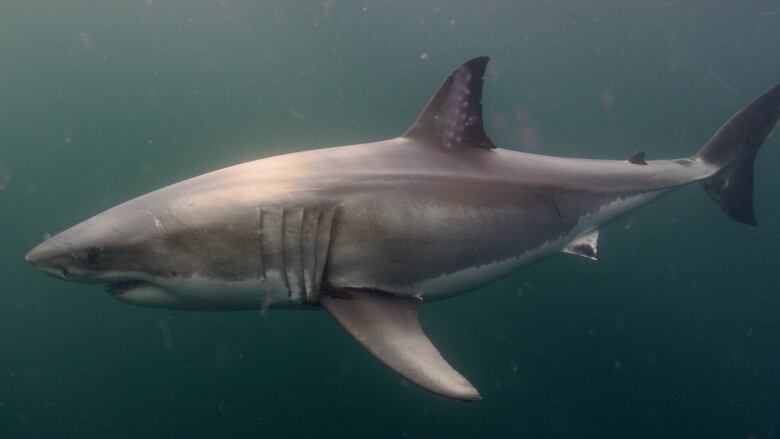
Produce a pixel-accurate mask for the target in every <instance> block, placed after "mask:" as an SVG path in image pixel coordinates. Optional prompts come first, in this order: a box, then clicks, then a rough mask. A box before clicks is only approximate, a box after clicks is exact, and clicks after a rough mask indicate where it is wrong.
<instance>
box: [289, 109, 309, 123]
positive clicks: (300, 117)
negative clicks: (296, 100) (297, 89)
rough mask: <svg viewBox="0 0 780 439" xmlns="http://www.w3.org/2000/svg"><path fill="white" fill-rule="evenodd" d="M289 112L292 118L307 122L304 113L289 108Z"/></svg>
mask: <svg viewBox="0 0 780 439" xmlns="http://www.w3.org/2000/svg"><path fill="white" fill-rule="evenodd" d="M287 111H289V112H290V114H291V115H292V117H294V118H296V119H298V120H299V121H301V122H306V116H305V115H304V114H303V113H301V112H300V111H298V110H296V109H295V108H293V107H287Z"/></svg>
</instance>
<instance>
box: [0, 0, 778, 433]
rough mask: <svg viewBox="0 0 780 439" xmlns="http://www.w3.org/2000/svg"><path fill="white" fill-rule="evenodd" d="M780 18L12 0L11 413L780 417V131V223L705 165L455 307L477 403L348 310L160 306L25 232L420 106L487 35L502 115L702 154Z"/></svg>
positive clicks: (506, 133)
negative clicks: (719, 203)
mask: <svg viewBox="0 0 780 439" xmlns="http://www.w3.org/2000/svg"><path fill="white" fill-rule="evenodd" d="M521 3H523V4H521ZM778 41H780V5H778V4H777V2H776V1H769V0H767V1H748V2H710V1H667V0H652V1H650V0H642V1H638V0H635V1H596V2H555V1H532V2H509V1H502V0H492V1H468V2H467V1H458V2H443V1H422V2H420V1H400V2H379V1H362V2H349V1H343V0H342V1H336V0H327V1H325V2H297V3H295V4H294V5H293V4H292V2H282V1H276V2H248V1H238V0H219V1H216V0H210V1H205V0H204V1H179V0H176V1H163V0H132V1H124V0H122V1H120V0H103V1H97V0H94V1H90V0H83V1H69V2H63V1H55V0H41V1H35V2H32V1H20V0H4V1H3V2H2V3H0V233H1V235H0V237H2V250H0V279H2V287H1V288H0V437H2V438H16V437H20V438H21V437H24V438H32V437H82V438H88V437H101V438H104V437H111V438H120V437H127V438H136V437H202V438H210V437H291V436H304V435H305V436H313V435H317V436H319V437H367V436H374V437H475V436H478V437H555V436H561V437H632V438H633V437H729V438H772V437H777V436H778V435H780V421H778V420H780V396H778V395H780V372H778V366H779V365H780V292H778V280H780V274H779V271H778V268H777V266H778V261H780V259H778V258H779V256H778V251H777V249H778V247H779V244H780V221H778V220H779V219H780V189H778V188H780V171H778V169H780V139H779V138H778V136H777V135H775V137H774V138H772V139H770V141H769V142H768V144H767V145H766V147H765V149H764V150H762V152H761V154H760V155H759V159H758V163H757V168H756V175H757V181H756V208H757V213H758V217H759V222H760V225H759V227H757V228H751V227H747V226H742V225H739V224H736V223H733V222H731V221H730V220H728V219H727V218H726V217H725V216H724V215H722V214H721V213H720V212H719V211H718V210H717V208H716V207H715V206H714V205H713V204H712V203H711V202H710V201H709V200H708V199H707V197H706V196H705V195H704V194H703V192H702V191H701V189H700V188H698V187H690V188H687V189H685V190H682V191H680V192H679V193H676V194H674V195H672V196H670V197H668V198H665V199H663V200H661V201H659V202H657V203H655V204H654V205H653V206H650V207H648V208H646V209H645V210H643V211H642V212H640V214H639V215H637V216H634V217H632V218H631V219H627V220H623V221H621V222H618V223H616V224H613V225H611V226H609V227H607V228H606V229H605V230H604V231H603V232H602V236H601V242H600V249H601V253H602V260H601V261H600V262H599V263H590V262H588V261H586V260H584V259H579V258H575V257H570V256H561V257H556V258H553V259H550V260H548V261H545V262H544V263H542V264H539V265H536V266H533V267H531V268H529V269H528V270H526V271H524V272H521V273H518V274H516V275H515V276H512V277H510V278H508V279H506V280H504V281H501V282H499V283H497V284H495V285H492V286H490V287H489V288H485V289H483V290H480V291H476V292H474V293H472V294H470V295H467V296H463V297H460V298H456V299H453V300H450V301H447V302H442V303H437V304H433V305H431V306H428V307H426V308H425V309H424V311H423V314H422V320H423V326H424V327H425V328H426V330H427V332H428V333H429V335H430V337H431V338H432V339H433V340H434V342H436V343H437V345H438V346H439V348H440V349H441V350H442V351H443V353H444V354H445V356H446V357H447V358H448V359H449V360H450V361H451V362H452V364H453V365H454V366H455V367H456V368H458V369H459V370H460V371H461V372H462V373H463V374H464V375H465V376H467V377H469V379H470V380H471V381H472V382H473V383H474V384H475V385H476V386H477V387H478V388H479V389H480V390H481V392H482V394H483V396H484V398H485V399H484V400H483V401H481V402H478V403H474V404H463V403H458V402H453V401H448V400H444V399H441V398H438V397H436V396H433V395H430V394H428V393H426V392H424V391H421V390H419V389H417V388H416V387H414V386H411V385H409V384H407V383H404V382H403V381H402V380H401V379H400V378H398V377H397V376H396V375H394V374H393V373H392V372H389V371H388V370H386V368H385V366H383V365H381V364H379V363H378V362H376V361H375V360H374V359H373V358H372V357H371V356H370V355H369V354H368V353H367V352H365V351H364V350H363V348H361V347H360V346H358V344H357V343H355V342H354V341H353V340H351V339H350V338H349V337H348V336H347V335H346V333H345V332H344V331H343V330H342V329H341V328H339V327H338V325H337V324H336V323H335V322H334V321H332V319H331V318H330V317H329V316H327V315H326V314H325V313H319V312H283V311H278V312H271V313H269V314H268V315H267V316H265V317H263V316H261V315H260V313H259V312H258V313H251V312H247V313H232V314H231V313H227V314H209V313H187V312H172V311H165V310H154V309H145V308H137V307H131V306H127V305H123V304H120V303H118V302H115V301H113V300H112V299H111V298H109V297H108V296H107V295H106V294H104V293H103V292H102V289H101V288H100V287H99V286H85V285H76V284H68V283H65V282H61V281H58V280H56V279H53V278H49V277H46V276H44V275H42V274H40V273H37V272H35V271H34V270H33V269H32V268H31V267H28V266H27V265H26V264H25V263H24V261H23V259H22V258H23V255H24V253H25V252H26V251H27V250H28V249H29V248H31V247H32V246H33V245H34V244H36V243H37V242H38V241H40V240H41V239H43V237H44V236H45V234H48V233H56V232H58V231H60V230H62V229H64V228H66V227H68V226H70V225H72V224H74V223H76V222H78V221H81V220H82V219H84V218H86V217H88V216H91V215H93V214H95V213H97V212H99V211H101V210H103V209H106V208H108V207H111V206H113V205H115V204H117V203H119V202H121V201H124V200H126V199H128V198H130V197H133V196H136V195H140V194H142V193H145V192H148V191H150V190H153V189H156V188H158V187H160V186H163V185H166V184H169V183H172V182H176V181H178V180H181V179H184V178H186V177H190V176H194V175H197V174H200V173H202V172H205V171H209V170H212V169H216V168H219V167H222V166H226V165H230V164H234V163H238V162H242V161H246V160H250V159H255V158H261V157H266V156H270V155H274V154H278V153H283V152H288V151H297V150H300V149H304V148H309V147H324V146H331V145H339V144H348V143H359V142H365V141H369V140H373V139H380V138H387V137H393V136H395V135H398V134H399V133H401V132H403V131H404V130H405V128H406V127H407V126H408V125H409V124H410V123H411V121H412V120H413V119H414V117H415V116H416V114H417V112H418V111H419V109H420V108H421V107H422V105H423V104H424V103H425V102H426V100H427V99H428V97H429V95H430V94H431V93H432V92H433V91H434V90H435V88H436V87H437V85H438V84H439V82H440V81H441V80H442V79H443V78H444V77H445V76H446V74H447V73H448V72H449V71H450V70H452V69H453V68H454V67H456V66H457V65H458V64H459V63H460V62H461V61H463V60H465V59H468V58H471V57H474V56H478V55H490V56H491V57H492V61H491V65H490V69H489V71H488V75H487V81H486V92H485V99H484V107H485V110H486V118H487V120H488V127H487V129H488V131H489V133H490V135H491V137H492V138H493V140H494V142H495V143H496V144H499V145H502V146H505V147H511V148H517V149H521V150H526V151H533V152H539V153H546V154H557V155H572V156H583V157H599V158H616V159H622V158H626V157H629V156H630V155H631V154H633V153H634V152H636V151H640V150H644V151H647V154H648V158H649V159H654V158H671V157H679V156H686V155H689V154H692V153H693V152H694V151H696V149H697V148H698V146H699V145H700V144H702V143H703V142H704V141H706V139H707V138H708V137H709V136H710V135H711V134H712V133H713V132H714V131H715V129H716V128H717V127H718V126H720V124H721V123H722V122H723V121H725V119H726V118H728V117H729V116H730V115H731V114H732V113H733V112H735V111H736V110H738V109H739V108H740V107H741V106H742V105H744V104H746V103H747V102H748V101H749V100H750V99H752V98H753V97H754V96H756V95H757V94H759V93H760V92H761V91H763V90H764V89H766V88H767V87H769V86H770V85H772V84H774V83H776V82H777V81H780V58H778V56H777V55H778V53H779V52H778V50H779V49H778V47H779V46H778V43H777V42H778Z"/></svg>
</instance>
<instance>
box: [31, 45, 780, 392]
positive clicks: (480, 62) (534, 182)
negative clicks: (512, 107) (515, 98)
mask: <svg viewBox="0 0 780 439" xmlns="http://www.w3.org/2000/svg"><path fill="white" fill-rule="evenodd" d="M486 64H487V58H486V57H481V58H475V59H473V60H470V61H468V62H466V63H464V64H463V65H462V66H460V67H459V68H457V69H456V70H455V71H454V72H453V73H452V74H451V75H450V76H449V77H448V78H447V79H446V80H445V81H444V83H443V84H442V85H441V87H440V88H439V90H438V91H437V92H436V93H435V94H434V96H433V98H432V99H431V100H430V101H429V103H428V104H427V106H426V107H425V109H424V110H423V112H422V113H421V114H420V116H419V117H418V118H417V120H416V121H415V122H414V124H413V125H412V127H411V128H410V129H409V131H407V132H406V133H405V134H404V135H403V136H400V137H397V138H394V139H390V140H385V141H379V142H372V143H365V144H356V145H348V146H341V147H334V148H325V149H319V150H308V151H302V152H298V153H293V154H285V155H281V156H276V157H270V158H267V159H263V160H257V161H253V162H248V163H244V164H240V165H236V166H232V167H229V168H225V169H220V170H218V171H214V172H211V173H208V174H205V175H201V176H198V177H195V178H192V179H189V180H185V181H182V182H179V183H176V184H173V185H171V186H168V187H166V188H162V189H159V190H157V191H154V192H151V193H149V194H146V195H143V196H141V197H138V198H136V199H133V200H130V201H127V202H125V203H122V204H120V205H118V206H116V207H113V208H111V209H109V210H107V211H105V212H103V213H101V214H99V215H96V216H94V217H92V218H90V219H88V220H86V221H84V222H82V223H80V224H77V225H76V226H73V227H71V228H70V229H68V230H66V231H64V232H62V233H60V234H58V235H56V236H54V237H52V238H50V239H48V240H47V241H45V242H43V243H41V244H40V245H38V246H37V247H35V248H34V249H33V250H31V251H30V252H29V253H28V254H27V256H26V259H27V260H28V261H29V262H30V263H32V264H33V265H34V266H35V267H36V268H38V269H39V270H41V271H43V272H45V273H48V274H52V275H54V276H57V277H60V278H63V279H66V280H70V281H76V282H90V283H103V284H106V286H107V289H108V291H109V292H110V293H111V295H112V296H113V297H115V298H116V299H118V300H121V301H123V302H127V303H131V304H135V305H142V306H154V307H162V308H171V309H185V310H204V311H226V310H258V309H262V310H266V309H268V308H312V307H315V308H318V307H322V308H324V309H326V310H327V311H328V312H329V313H330V314H331V315H333V317H334V318H335V319H336V320H337V321H339V322H340V323H341V324H342V325H343V326H344V328H345V329H346V330H347V331H348V332H349V333H350V334H352V335H353V336H354V337H355V338H356V339H358V341H360V343H361V344H363V345H364V346H365V347H366V348H367V349H368V350H369V351H370V352H372V353H373V354H374V355H375V356H376V357H377V358H379V359H380V360H381V361H383V362H384V363H386V364H387V365H388V366H390V367H391V368H393V369H394V370H395V371H397V372H398V373H400V374H401V375H402V376H404V377H406V378H407V379H409V380H410V381H411V382H414V383H416V384H418V385H420V386H422V387H424V388H426V389H428V390H430V391H432V392H435V393H437V394H440V395H442V396H446V397H449V398H455V399H460V400H464V401H471V400H475V399H478V398H479V393H478V392H477V391H476V389H475V388H474V386H472V385H471V384H470V383H469V382H468V381H467V380H466V379H465V378H464V377H463V376H461V375H460V374H459V373H458V372H456V371H455V370H454V369H453V368H452V367H451V366H450V365H449V364H447V362H446V361H445V360H444V359H443V358H442V356H441V355H440V353H439V352H438V350H437V349H436V348H435V347H434V346H433V344H432V343H431V342H430V340H429V339H428V337H426V335H425V334H424V333H423V331H422V328H421V327H420V324H419V322H418V320H417V314H418V310H419V307H420V306H421V305H422V304H424V303H426V302H430V301H434V300H441V299H446V298H448V297H451V296H454V295H458V294H462V293H465V292H468V291H471V290H474V289H477V288H480V287H483V286H485V285H488V284H490V283H492V282H494V281H496V280H498V279H500V278H501V277H504V276H506V275H508V274H510V273H512V272H515V271H517V270H519V269H521V268H522V267H524V266H526V265H528V264H530V263H533V262H536V261H539V260H541V259H543V258H545V257H547V256H551V255H555V254H559V253H572V254H575V255H578V256H582V257H585V258H588V259H593V260H595V259H596V258H597V257H598V246H597V242H598V234H599V229H600V228H601V227H602V226H604V225H605V224H608V223H609V222H611V221H614V220H615V219H616V218H619V217H620V216H622V215H626V214H628V213H630V212H632V211H634V210H636V209H637V208H639V207H641V206H643V205H645V204H648V203H650V202H652V201H653V200H655V199H657V198H659V197H661V196H663V195H665V194H668V193H670V192H672V191H673V190H675V189H678V188H680V187H683V186H685V185H687V184H690V183H693V182H700V183H701V184H702V185H703V186H704V188H705V189H706V191H707V193H708V194H709V195H710V196H711V197H712V199H713V200H714V201H715V202H716V203H717V205H718V206H719V207H720V208H721V209H722V210H723V211H724V212H725V213H726V214H727V215H729V216H730V217H731V218H733V219H734V220H736V221H739V222H742V223H746V224H755V222H756V219H755V214H754V212H753V203H752V187H753V162H754V160H755V158H756V154H757V152H758V149H759V147H760V146H761V144H762V143H763V142H764V140H765V139H766V138H767V137H768V136H769V134H770V132H771V131H772V129H773V128H774V126H775V125H776V122H777V120H778V118H779V117H780V85H777V86H775V87H773V88H771V89H769V90H768V91H766V92H765V93H764V94H762V95H761V96H759V97H758V98H757V99H756V100H754V101H753V102H752V103H750V104H748V106H746V107H745V108H744V109H743V110H742V111H740V112H738V113H737V114H736V115H734V116H733V117H732V118H731V119H730V120H729V121H727V122H726V124H724V125H723V126H722V127H721V128H720V129H719V130H718V132H717V133H716V134H715V136H713V138H712V139H711V140H710V141H709V142H707V143H706V144H705V145H704V147H703V148H701V150H700V151H699V152H698V153H697V154H696V155H694V156H692V157H687V158H681V159H676V160H651V161H646V160H645V158H644V154H643V153H639V154H636V155H634V156H633V157H631V158H630V159H629V160H584V159H576V158H562V157H550V156H543V155H536V154H527V153H521V152H516V151H511V150H507V149H501V148H496V147H495V146H494V145H493V143H492V142H491V141H490V139H489V138H488V137H487V135H486V134H485V130H484V127H483V124H482V111H481V106H482V104H481V96H482V83H483V80H482V76H483V75H484V73H485V67H486Z"/></svg>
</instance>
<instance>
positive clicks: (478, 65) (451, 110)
mask: <svg viewBox="0 0 780 439" xmlns="http://www.w3.org/2000/svg"><path fill="white" fill-rule="evenodd" d="M488 59H489V58H488V57H486V56H482V57H479V58H474V59H472V60H469V61H466V62H465V63H463V65H461V66H460V67H458V68H457V69H456V70H455V71H454V72H452V74H451V75H450V76H449V77H448V78H447V79H446V80H445V81H444V83H443V84H442V85H441V86H440V87H439V89H438V90H437V91H436V94H434V95H433V97H432V98H431V100H430V101H428V104H427V105H426V106H425V109H423V111H422V113H420V115H419V116H418V117H417V120H416V121H415V122H414V124H413V125H412V127H411V128H409V131H407V132H406V133H405V134H404V137H408V138H411V139H418V140H422V141H424V142H426V143H428V144H431V145H433V146H437V147H442V148H445V149H457V148H473V147H476V148H486V149H493V148H495V147H496V146H495V145H493V142H491V141H490V139H489V138H488V136H487V134H486V133H485V128H484V127H483V125H482V102H481V101H482V83H483V80H482V77H483V75H484V74H485V67H486V66H487V62H488Z"/></svg>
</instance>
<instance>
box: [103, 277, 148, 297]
mask: <svg viewBox="0 0 780 439" xmlns="http://www.w3.org/2000/svg"><path fill="white" fill-rule="evenodd" d="M141 284H143V282H142V281H140V280H133V279H131V280H123V281H119V282H111V283H107V284H105V285H104V288H105V290H106V292H108V293H109V294H111V295H112V296H118V295H120V294H122V293H125V292H127V291H130V290H132V289H133V288H136V287H138V286H140V285H141Z"/></svg>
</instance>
